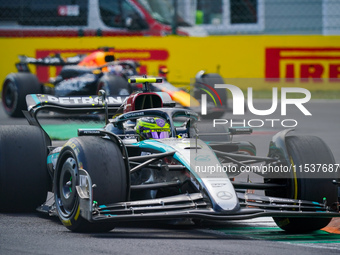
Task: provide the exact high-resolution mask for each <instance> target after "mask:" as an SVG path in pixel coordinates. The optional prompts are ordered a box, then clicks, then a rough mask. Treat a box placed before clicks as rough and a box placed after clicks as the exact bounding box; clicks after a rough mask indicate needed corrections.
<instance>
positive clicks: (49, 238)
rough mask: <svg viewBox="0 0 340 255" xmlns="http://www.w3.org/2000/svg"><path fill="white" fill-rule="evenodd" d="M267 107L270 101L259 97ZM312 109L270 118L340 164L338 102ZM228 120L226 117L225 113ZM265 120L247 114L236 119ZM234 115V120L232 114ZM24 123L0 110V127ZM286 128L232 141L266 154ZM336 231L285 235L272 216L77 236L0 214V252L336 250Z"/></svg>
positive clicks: (52, 224) (146, 225) (53, 222)
mask: <svg viewBox="0 0 340 255" xmlns="http://www.w3.org/2000/svg"><path fill="white" fill-rule="evenodd" d="M256 106H258V108H260V107H263V109H268V108H269V107H270V103H269V102H268V101H266V100H265V101H258V102H257V104H256ZM306 107H307V109H308V110H309V111H310V112H311V113H312V116H311V117H306V116H304V115H303V114H302V113H301V112H300V111H299V110H297V109H296V108H295V107H294V106H291V107H288V110H287V112H288V114H287V116H281V115H280V112H279V111H278V112H275V113H274V114H273V115H271V116H268V118H271V119H274V118H275V119H281V120H282V119H295V120H297V121H298V126H297V128H296V131H295V133H296V134H302V135H316V136H319V137H321V138H322V139H323V140H324V141H325V142H326V143H327V144H328V145H329V147H330V148H331V150H332V151H333V154H334V157H335V159H336V163H340V136H339V130H340V111H339V109H340V100H336V101H320V100H319V101H312V102H309V103H308V104H307V105H306ZM224 118H226V119H230V116H229V115H226V116H224ZM243 118H245V119H247V120H249V119H263V120H264V119H266V118H267V117H263V116H262V117H259V116H255V115H252V114H251V113H249V112H248V113H247V114H246V115H245V116H244V117H242V118H240V117H238V118H237V119H239V120H241V121H242V119H243ZM235 119H236V118H235ZM13 124H15V125H16V124H18V125H26V121H25V120H24V119H10V118H8V117H7V116H6V115H5V114H4V112H3V109H2V108H0V125H13ZM282 129H284V128H283V127H281V126H280V125H277V126H275V127H274V128H272V127H270V126H269V127H268V126H264V127H261V128H258V129H255V131H254V134H253V135H250V136H239V137H235V138H234V139H235V140H248V141H251V142H253V143H254V144H255V145H256V147H257V151H258V155H266V153H267V151H268V145H269V141H270V138H271V137H272V135H273V134H274V133H275V132H278V131H280V130H282ZM339 252H340V235H337V234H330V233H327V232H325V231H316V232H313V233H310V234H304V235H291V234H286V233H285V232H284V231H282V230H280V229H279V228H278V227H276V225H275V224H274V222H273V221H272V220H271V218H259V219H254V220H247V221H235V222H217V223H212V222H203V224H201V225H192V224H190V222H185V223H181V222H152V223H150V222H142V223H138V224H136V223H125V224H124V225H119V226H117V227H116V228H115V229H114V230H112V231H111V232H109V233H105V234H77V233H72V232H70V231H68V230H67V229H66V228H65V227H64V226H62V225H61V224H60V223H59V221H58V219H56V218H51V217H46V216H44V215H41V214H39V213H30V214H0V254H1V255H7V254H84V255H86V254H290V255H291V254H306V255H307V254H321V253H322V254H339Z"/></svg>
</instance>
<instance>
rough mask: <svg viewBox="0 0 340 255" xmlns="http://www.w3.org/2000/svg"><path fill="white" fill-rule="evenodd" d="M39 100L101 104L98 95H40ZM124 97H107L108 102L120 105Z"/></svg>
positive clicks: (65, 103)
mask: <svg viewBox="0 0 340 255" xmlns="http://www.w3.org/2000/svg"><path fill="white" fill-rule="evenodd" d="M40 100H41V101H42V102H45V103H56V104H64V105H70V104H86V105H99V104H102V103H103V101H102V97H100V96H88V97H76V96H75V97H54V96H49V95H48V96H41V97H40ZM124 100H125V97H107V101H108V103H109V104H117V105H121V104H122V103H123V101H124Z"/></svg>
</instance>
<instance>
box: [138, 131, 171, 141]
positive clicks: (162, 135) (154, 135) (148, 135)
mask: <svg viewBox="0 0 340 255" xmlns="http://www.w3.org/2000/svg"><path fill="white" fill-rule="evenodd" d="M144 136H145V138H146V139H162V138H169V137H170V136H169V132H167V131H161V132H156V131H151V132H148V133H144Z"/></svg>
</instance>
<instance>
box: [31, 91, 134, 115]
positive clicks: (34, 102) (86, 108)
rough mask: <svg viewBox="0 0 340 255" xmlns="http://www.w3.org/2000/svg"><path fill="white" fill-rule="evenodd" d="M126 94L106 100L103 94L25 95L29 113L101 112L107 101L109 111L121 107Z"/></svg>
mask: <svg viewBox="0 0 340 255" xmlns="http://www.w3.org/2000/svg"><path fill="white" fill-rule="evenodd" d="M127 98H128V96H107V97H106V102H105V100H104V99H103V96H70V97H57V96H52V95H44V94H30V95H27V96H26V103H27V109H28V111H29V112H30V113H33V112H37V111H40V110H42V109H45V110H48V109H49V110H55V111H58V112H68V113H70V112H75V113H78V112H79V113H86V112H98V111H99V112H101V111H104V110H105V103H107V106H108V110H109V112H112V111H117V110H119V109H120V108H121V106H122V104H123V103H124V101H125V100H126V99H127Z"/></svg>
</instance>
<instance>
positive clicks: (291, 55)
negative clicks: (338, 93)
mask: <svg viewBox="0 0 340 255" xmlns="http://www.w3.org/2000/svg"><path fill="white" fill-rule="evenodd" d="M265 77H266V78H267V79H273V78H274V79H275V78H303V79H304V78H313V79H321V78H328V79H330V81H338V82H339V81H340V48H338V47H301V48H299V47H291V48H289V47H288V48H266V57H265Z"/></svg>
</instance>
